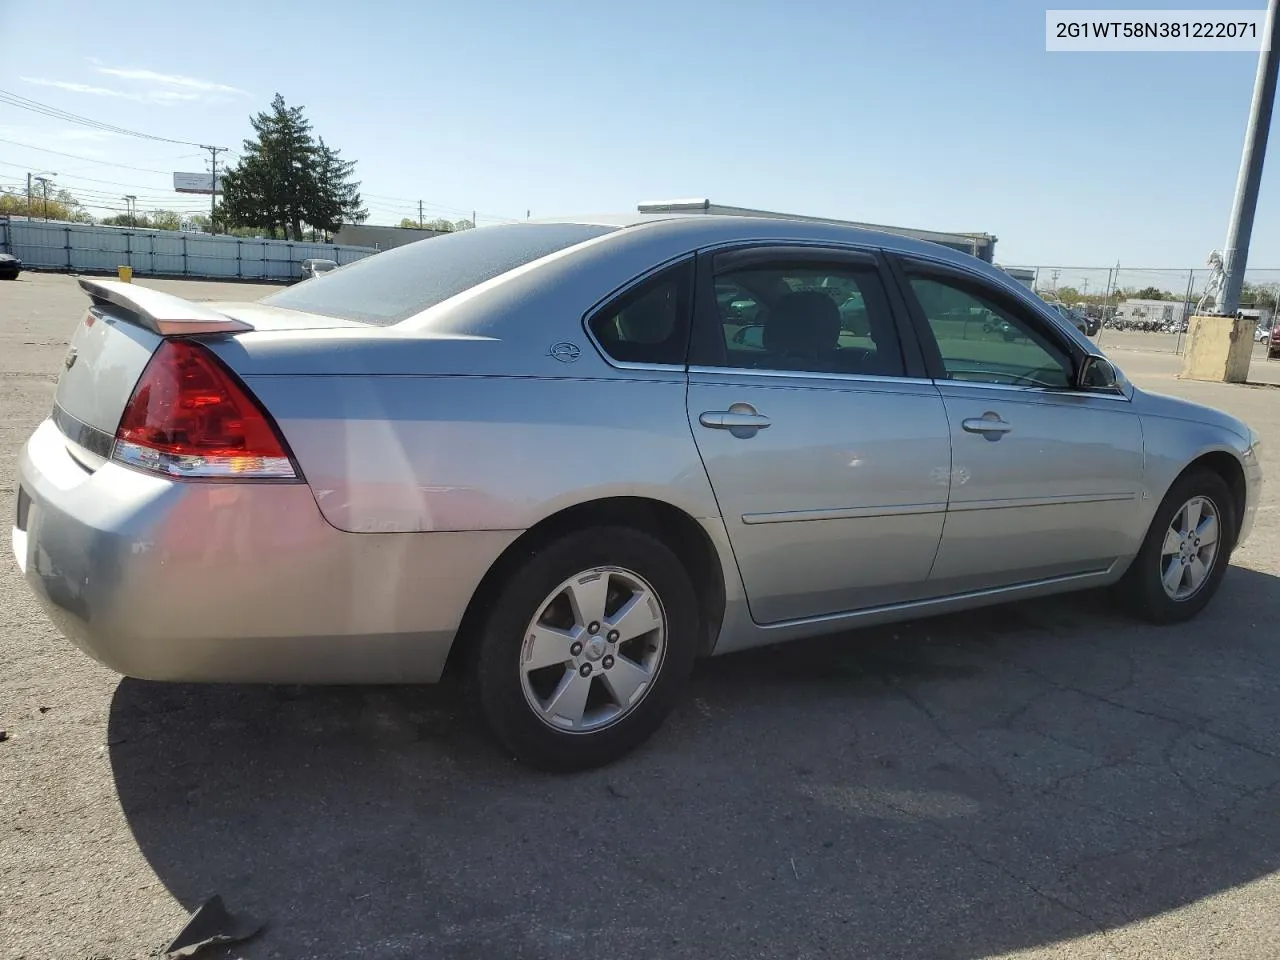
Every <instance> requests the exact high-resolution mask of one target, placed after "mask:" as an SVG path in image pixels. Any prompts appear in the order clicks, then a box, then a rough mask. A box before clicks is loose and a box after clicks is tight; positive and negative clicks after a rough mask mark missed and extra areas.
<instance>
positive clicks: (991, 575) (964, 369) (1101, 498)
mask: <svg viewBox="0 0 1280 960" xmlns="http://www.w3.org/2000/svg"><path fill="white" fill-rule="evenodd" d="M899 263H900V265H901V266H902V273H901V276H902V278H903V286H904V287H905V290H904V294H905V295H906V296H907V298H908V301H909V304H910V309H911V310H912V312H913V314H914V315H915V318H916V323H917V329H918V332H919V335H920V338H921V345H922V348H923V349H924V352H925V355H926V363H927V364H928V365H929V366H930V368H931V371H932V373H933V375H934V378H935V382H936V383H937V385H938V389H939V390H940V391H941V393H942V398H943V402H944V404H945V405H946V411H947V419H948V421H949V424H950V431H951V449H952V458H953V459H952V468H951V494H950V499H949V502H948V506H947V517H946V524H945V528H944V530H943V535H942V543H941V545H940V547H939V549H938V557H937V560H936V561H935V563H934V565H933V571H932V573H931V575H930V581H931V584H932V586H933V590H932V592H933V593H934V594H936V595H950V594H956V593H965V592H969V591H972V590H982V589H988V588H998V587H1006V586H1013V585H1016V584H1023V583H1031V582H1034V581H1038V580H1046V579H1052V578H1056V577H1064V576H1072V575H1076V574H1086V573H1095V572H1099V571H1103V570H1106V569H1108V568H1109V567H1110V566H1111V565H1112V564H1114V563H1115V562H1116V561H1117V560H1118V559H1120V558H1122V557H1126V556H1130V555H1132V553H1133V552H1134V551H1136V549H1137V547H1138V544H1137V543H1136V542H1135V541H1134V534H1133V526H1134V525H1133V523H1132V522H1131V518H1132V516H1133V513H1134V508H1135V501H1136V500H1137V498H1138V497H1139V495H1140V491H1141V486H1142V431H1141V425H1140V423H1139V420H1138V417H1137V415H1136V414H1135V413H1134V412H1133V410H1132V406H1131V404H1130V403H1129V400H1128V398H1127V396H1125V395H1124V394H1123V393H1119V392H1115V391H1086V390H1080V389H1076V388H1075V386H1074V383H1075V370H1076V368H1077V365H1078V363H1079V362H1080V360H1081V359H1082V356H1083V355H1082V353H1081V352H1080V350H1079V348H1078V347H1076V346H1074V345H1073V343H1072V342H1071V341H1070V339H1069V338H1068V337H1067V336H1066V335H1065V334H1064V333H1063V332H1062V331H1060V330H1057V329H1056V328H1055V326H1054V324H1053V323H1052V322H1050V321H1048V320H1047V319H1045V318H1042V317H1039V316H1038V315H1037V314H1036V313H1035V311H1034V310H1032V309H1030V308H1029V307H1028V306H1027V305H1025V304H1022V303H1020V302H1019V300H1018V298H1017V297H1015V296H1013V294H1011V293H1010V292H1008V291H1004V290H1001V289H1000V288H999V287H998V286H996V285H995V284H994V283H992V282H990V281H988V280H985V279H984V278H981V277H978V276H976V275H974V274H970V273H968V272H967V271H962V270H959V269H957V268H953V267H949V266H944V265H941V264H934V263H929V262H925V261H913V260H909V259H901V260H900V261H899Z"/></svg>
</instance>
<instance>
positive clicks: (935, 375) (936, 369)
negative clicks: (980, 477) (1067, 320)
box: [887, 253, 1129, 400]
mask: <svg viewBox="0 0 1280 960" xmlns="http://www.w3.org/2000/svg"><path fill="white" fill-rule="evenodd" d="M887 260H888V262H889V269H890V271H891V272H892V273H893V276H894V278H895V280H896V282H897V285H898V288H899V290H900V292H901V294H902V298H903V301H904V302H905V304H906V309H907V315H908V316H909V317H910V320H911V324H912V326H913V327H914V329H915V332H916V336H917V337H918V338H919V340H920V346H921V350H922V352H923V356H924V360H925V366H926V369H927V370H928V375H929V376H930V377H931V378H932V379H934V380H935V381H937V382H938V383H945V384H947V385H949V386H950V385H964V386H969V387H972V388H975V389H976V388H997V389H1007V390H1017V391H1020V392H1022V393H1024V394H1026V393H1035V394H1049V395H1053V394H1057V395H1070V396H1077V397H1082V396H1083V397H1103V398H1107V399H1123V400H1128V399H1129V398H1128V396H1127V395H1125V394H1124V392H1123V391H1121V390H1115V391H1109V390H1102V389H1082V388H1079V387H1077V386H1075V382H1076V378H1077V377H1078V376H1079V373H1080V365H1081V364H1082V363H1083V362H1084V360H1085V358H1086V357H1087V356H1088V355H1089V354H1088V353H1087V352H1086V351H1085V350H1084V349H1083V348H1082V347H1081V346H1080V345H1079V344H1078V343H1076V342H1075V341H1074V340H1073V339H1071V338H1070V337H1068V336H1066V335H1065V334H1064V333H1063V331H1062V330H1060V329H1059V328H1058V326H1057V323H1056V322H1054V321H1052V320H1050V319H1049V318H1048V317H1045V316H1041V315H1040V314H1039V312H1038V311H1037V310H1036V309H1035V308H1034V307H1033V306H1032V305H1030V304H1026V303H1023V302H1022V301H1021V300H1020V299H1019V298H1018V297H1016V296H1014V295H1013V294H1012V293H1010V292H1009V291H1006V290H1003V289H1001V288H1000V287H999V286H997V285H995V284H993V283H991V281H990V280H988V279H987V278H986V277H983V276H982V275H980V274H977V273H974V272H972V271H969V270H965V269H964V268H963V267H959V266H956V265H955V264H950V263H943V262H940V261H934V260H927V259H924V258H922V257H913V256H908V255H904V254H898V253H894V254H890V255H889V256H888V257H887ZM913 276H916V277H922V278H926V279H935V280H938V281H940V282H944V283H949V284H952V285H954V286H956V287H958V288H959V289H961V290H963V291H965V292H971V293H974V294H975V295H977V296H981V297H983V298H985V299H988V300H990V301H991V302H992V303H993V304H995V305H996V306H997V307H999V308H1000V309H1001V310H1004V311H1006V312H1007V313H1010V314H1013V315H1014V316H1015V317H1017V318H1018V319H1020V320H1022V321H1023V322H1024V323H1026V324H1027V326H1029V327H1030V328H1031V329H1033V330H1035V331H1036V332H1037V333H1039V334H1040V335H1041V336H1043V337H1044V338H1045V339H1046V340H1048V341H1049V342H1050V343H1052V344H1053V345H1055V346H1056V347H1057V348H1058V349H1059V350H1061V351H1062V352H1063V353H1064V354H1065V355H1066V357H1067V359H1068V361H1069V362H1070V364H1071V369H1070V370H1069V371H1068V384H1067V386H1065V387H1043V386H1036V385H1034V384H1013V383H1010V384H996V383H980V382H977V381H973V380H956V379H954V378H952V377H950V376H948V374H947V369H946V365H945V363H944V361H943V359H942V350H941V349H940V348H939V346H938V340H937V337H935V336H934V333H933V327H932V326H931V325H930V323H929V318H928V317H927V316H926V315H925V312H924V308H923V307H922V306H921V304H920V301H919V299H918V298H917V297H916V295H915V291H914V290H912V288H911V282H910V280H911V277H913ZM1046 308H1047V305H1046Z"/></svg>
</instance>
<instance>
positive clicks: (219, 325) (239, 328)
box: [79, 277, 253, 337]
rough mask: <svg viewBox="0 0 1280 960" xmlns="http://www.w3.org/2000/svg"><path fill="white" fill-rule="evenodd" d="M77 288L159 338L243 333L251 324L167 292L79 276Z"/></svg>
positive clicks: (249, 328) (250, 328)
mask: <svg viewBox="0 0 1280 960" xmlns="http://www.w3.org/2000/svg"><path fill="white" fill-rule="evenodd" d="M79 280H80V288H81V289H82V290H84V292H85V293H87V294H88V295H89V298H90V299H91V300H93V302H94V303H95V304H98V305H100V306H101V305H103V304H111V305H112V306H113V307H116V308H118V309H119V310H121V311H123V312H124V313H125V314H126V315H125V316H124V317H122V318H121V319H124V320H128V321H129V322H131V323H135V324H137V325H138V326H140V327H144V328H146V329H147V330H150V331H151V332H152V333H158V334H159V335H160V336H162V337H181V336H189V335H191V334H197V333H243V332H245V331H246V330H252V329H253V326H252V325H251V324H248V323H245V322H244V321H243V320H236V319H234V318H232V317H228V316H227V315H226V314H222V313H218V312H217V311H216V310H210V309H209V308H208V307H204V306H201V305H200V304H198V303H192V302H191V301H190V300H183V299H182V298H181V297H175V296H173V294H170V293H161V292H160V291H159V290H151V289H148V288H147V287H138V286H134V285H133V284H132V283H121V282H120V281H119V280H90V279H89V278H88V277H80V278H79Z"/></svg>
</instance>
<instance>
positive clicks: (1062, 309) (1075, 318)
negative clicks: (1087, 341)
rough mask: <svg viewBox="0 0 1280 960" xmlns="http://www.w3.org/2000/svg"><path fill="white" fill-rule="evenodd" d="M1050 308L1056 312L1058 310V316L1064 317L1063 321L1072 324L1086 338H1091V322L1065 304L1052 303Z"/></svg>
mask: <svg viewBox="0 0 1280 960" xmlns="http://www.w3.org/2000/svg"><path fill="white" fill-rule="evenodd" d="M1049 306H1051V307H1053V309H1054V310H1057V311H1058V315H1059V316H1060V317H1062V319H1063V320H1065V321H1067V323H1069V324H1071V325H1072V326H1073V327H1075V328H1076V329H1077V330H1079V331H1080V332H1081V333H1083V334H1084V335H1085V336H1086V337H1087V336H1089V322H1088V321H1087V320H1086V319H1085V318H1084V317H1083V316H1081V315H1080V314H1079V313H1076V312H1075V311H1074V310H1072V309H1071V308H1070V307H1068V306H1067V305H1066V304H1065V303H1050V304H1049Z"/></svg>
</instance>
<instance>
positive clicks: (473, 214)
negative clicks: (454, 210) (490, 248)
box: [471, 210, 476, 227]
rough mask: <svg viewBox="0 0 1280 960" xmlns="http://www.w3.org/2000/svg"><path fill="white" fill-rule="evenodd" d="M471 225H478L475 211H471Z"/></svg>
mask: <svg viewBox="0 0 1280 960" xmlns="http://www.w3.org/2000/svg"><path fill="white" fill-rule="evenodd" d="M471 225H472V226H473V227H474V226H475V225H476V212H475V211H474V210H472V211H471Z"/></svg>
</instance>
